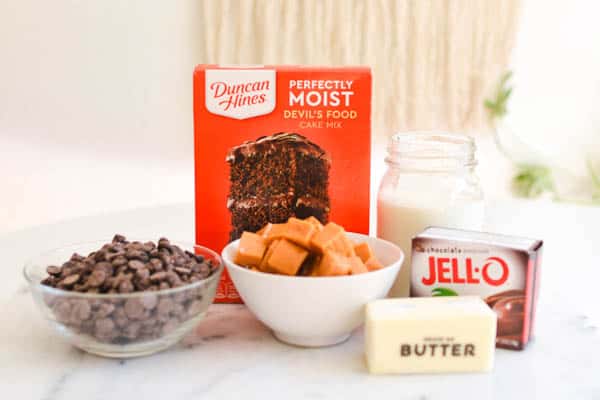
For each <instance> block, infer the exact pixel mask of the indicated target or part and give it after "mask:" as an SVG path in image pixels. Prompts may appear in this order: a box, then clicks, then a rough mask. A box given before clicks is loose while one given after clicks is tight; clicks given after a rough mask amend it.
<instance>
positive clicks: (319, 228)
mask: <svg viewBox="0 0 600 400" xmlns="http://www.w3.org/2000/svg"><path fill="white" fill-rule="evenodd" d="M304 221H306V222H308V223H309V224H311V225H312V226H314V227H315V229H316V230H317V232H318V231H322V230H323V224H322V223H321V221H319V220H318V219H317V218H315V217H314V216H312V215H311V216H310V217H308V218H305V219H304Z"/></svg>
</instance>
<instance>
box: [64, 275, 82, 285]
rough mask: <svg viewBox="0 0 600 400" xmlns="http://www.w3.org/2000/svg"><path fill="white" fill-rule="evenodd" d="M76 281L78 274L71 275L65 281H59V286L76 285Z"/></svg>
mask: <svg viewBox="0 0 600 400" xmlns="http://www.w3.org/2000/svg"><path fill="white" fill-rule="evenodd" d="M78 280H79V274H73V275H69V276H67V277H66V278H65V279H63V280H62V281H60V284H61V285H64V286H71V285H73V284H75V283H77V281H78Z"/></svg>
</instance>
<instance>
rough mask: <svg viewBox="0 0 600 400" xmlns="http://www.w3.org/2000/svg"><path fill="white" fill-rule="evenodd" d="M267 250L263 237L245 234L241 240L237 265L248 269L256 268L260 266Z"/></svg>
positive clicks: (236, 260) (236, 259)
mask: <svg viewBox="0 0 600 400" xmlns="http://www.w3.org/2000/svg"><path fill="white" fill-rule="evenodd" d="M266 249H267V244H266V242H265V239H264V238H263V237H262V236H260V235H257V234H256V233H252V232H244V233H242V237H241V238H240V242H239V246H238V251H237V254H236V256H235V263H236V264H239V265H244V266H246V267H256V266H258V265H259V264H260V261H261V260H262V258H263V255H264V254H265V250H266Z"/></svg>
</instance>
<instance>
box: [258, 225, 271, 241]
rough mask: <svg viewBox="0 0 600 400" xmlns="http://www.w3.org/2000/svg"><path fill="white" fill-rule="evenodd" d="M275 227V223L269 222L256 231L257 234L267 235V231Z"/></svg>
mask: <svg viewBox="0 0 600 400" xmlns="http://www.w3.org/2000/svg"><path fill="white" fill-rule="evenodd" d="M272 228H273V224H272V223H270V222H269V223H268V224H266V225H265V226H263V227H262V228H260V229H259V230H257V231H256V234H257V235H260V236H262V237H267V233H268V232H269V231H270V230H271V229H272Z"/></svg>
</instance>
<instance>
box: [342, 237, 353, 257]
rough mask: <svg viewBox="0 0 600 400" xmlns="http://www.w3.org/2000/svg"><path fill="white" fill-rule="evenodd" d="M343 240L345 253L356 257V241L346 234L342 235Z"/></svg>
mask: <svg viewBox="0 0 600 400" xmlns="http://www.w3.org/2000/svg"><path fill="white" fill-rule="evenodd" d="M341 241H342V248H343V249H344V255H345V256H347V257H354V256H355V255H356V253H355V252H354V242H353V241H352V240H350V238H349V237H348V236H346V235H345V234H344V235H342V238H341Z"/></svg>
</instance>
